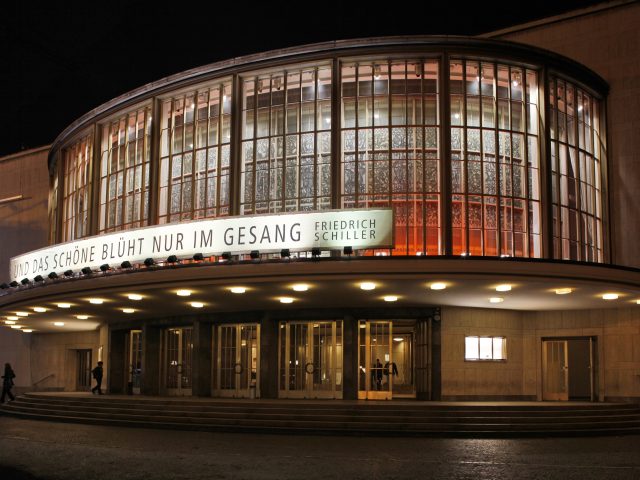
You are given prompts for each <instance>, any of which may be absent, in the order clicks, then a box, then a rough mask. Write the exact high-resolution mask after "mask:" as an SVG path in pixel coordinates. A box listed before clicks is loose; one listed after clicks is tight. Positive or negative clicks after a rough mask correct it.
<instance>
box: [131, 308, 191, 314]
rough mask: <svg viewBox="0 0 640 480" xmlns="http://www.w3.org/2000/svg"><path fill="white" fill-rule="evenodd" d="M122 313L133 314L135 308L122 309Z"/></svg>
mask: <svg viewBox="0 0 640 480" xmlns="http://www.w3.org/2000/svg"><path fill="white" fill-rule="evenodd" d="M198 308H199V307H198ZM122 311H123V312H124V313H133V312H135V311H136V310H135V308H123V309H122Z"/></svg>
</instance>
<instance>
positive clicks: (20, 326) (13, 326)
mask: <svg viewBox="0 0 640 480" xmlns="http://www.w3.org/2000/svg"><path fill="white" fill-rule="evenodd" d="M11 328H14V329H16V330H19V329H21V328H22V325H11Z"/></svg>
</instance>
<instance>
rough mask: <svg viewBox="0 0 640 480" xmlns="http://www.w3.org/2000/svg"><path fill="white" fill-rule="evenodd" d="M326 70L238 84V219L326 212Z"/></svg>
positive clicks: (328, 94) (328, 162)
mask: <svg viewBox="0 0 640 480" xmlns="http://www.w3.org/2000/svg"><path fill="white" fill-rule="evenodd" d="M330 195H331V67H329V66H318V67H310V68H305V69H296V68H292V69H290V70H282V71H278V72H273V73H269V74H264V75H258V76H255V77H254V76H251V77H247V78H244V80H243V83H242V172H241V199H240V213H242V214H254V213H274V212H283V211H284V212H295V211H305V210H324V209H327V208H330V206H331V198H330Z"/></svg>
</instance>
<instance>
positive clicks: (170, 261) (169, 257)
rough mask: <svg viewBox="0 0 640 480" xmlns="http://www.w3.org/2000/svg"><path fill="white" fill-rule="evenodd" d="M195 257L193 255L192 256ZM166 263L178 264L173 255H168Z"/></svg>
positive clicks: (176, 258)
mask: <svg viewBox="0 0 640 480" xmlns="http://www.w3.org/2000/svg"><path fill="white" fill-rule="evenodd" d="M196 255H197V254H196ZM194 257H195V255H194ZM194 260H195V259H194ZM167 263H178V257H177V256H175V255H169V256H168V257H167Z"/></svg>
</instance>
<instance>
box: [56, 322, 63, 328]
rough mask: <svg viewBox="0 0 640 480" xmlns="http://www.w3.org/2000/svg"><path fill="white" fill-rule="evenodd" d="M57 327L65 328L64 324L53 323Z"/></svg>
mask: <svg viewBox="0 0 640 480" xmlns="http://www.w3.org/2000/svg"><path fill="white" fill-rule="evenodd" d="M53 324H54V325H55V326H56V327H64V322H53Z"/></svg>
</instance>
